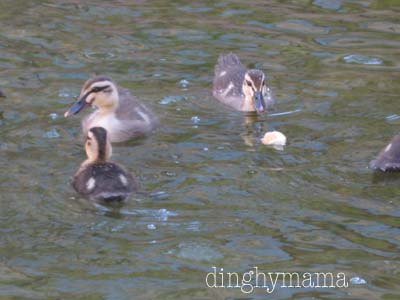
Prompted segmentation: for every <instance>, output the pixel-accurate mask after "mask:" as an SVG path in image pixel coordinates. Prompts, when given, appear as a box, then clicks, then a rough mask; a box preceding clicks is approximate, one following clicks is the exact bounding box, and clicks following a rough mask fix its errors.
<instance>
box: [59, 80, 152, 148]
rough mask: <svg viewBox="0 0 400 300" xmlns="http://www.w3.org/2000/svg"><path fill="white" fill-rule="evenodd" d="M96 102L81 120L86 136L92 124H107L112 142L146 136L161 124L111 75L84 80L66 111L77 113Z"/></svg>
mask: <svg viewBox="0 0 400 300" xmlns="http://www.w3.org/2000/svg"><path fill="white" fill-rule="evenodd" d="M92 105H94V106H96V107H97V108H98V109H96V110H95V111H94V112H93V113H92V114H90V115H88V116H87V117H85V118H84V119H83V121H82V129H83V134H84V136H86V135H87V133H88V130H89V129H90V128H92V127H98V126H99V127H104V128H105V129H106V130H107V132H108V135H109V139H110V141H111V142H112V143H114V142H123V141H127V140H129V139H131V138H135V137H139V136H144V135H146V134H148V133H150V132H151V131H153V130H154V129H155V128H156V127H157V125H158V118H157V117H156V116H154V114H153V113H152V112H151V111H150V110H149V109H148V108H147V107H146V106H145V105H144V104H142V103H140V102H139V101H138V100H137V98H136V97H135V96H133V95H132V94H131V93H130V92H129V90H127V89H124V88H120V87H118V86H117V85H116V84H115V83H114V82H113V81H112V80H111V79H110V78H108V77H104V76H96V77H94V78H91V79H89V80H87V81H86V82H85V84H84V85H83V87H82V90H81V94H80V96H79V100H78V101H77V102H76V103H75V104H74V105H72V107H71V108H70V109H69V110H68V111H67V112H66V113H65V114H64V116H65V117H69V116H71V115H75V114H77V113H79V112H80V111H81V110H82V109H84V108H85V107H88V106H92Z"/></svg>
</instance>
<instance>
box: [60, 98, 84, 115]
mask: <svg viewBox="0 0 400 300" xmlns="http://www.w3.org/2000/svg"><path fill="white" fill-rule="evenodd" d="M87 96H88V95H84V96H83V97H82V98H81V99H79V100H78V101H76V102H75V103H74V105H72V106H71V107H70V109H69V110H68V111H66V112H65V114H64V117H66V118H68V117H69V116H72V115H76V114H77V113H79V112H80V111H81V110H82V109H84V108H86V107H88V106H90V104H89V103H87V102H86V98H87Z"/></svg>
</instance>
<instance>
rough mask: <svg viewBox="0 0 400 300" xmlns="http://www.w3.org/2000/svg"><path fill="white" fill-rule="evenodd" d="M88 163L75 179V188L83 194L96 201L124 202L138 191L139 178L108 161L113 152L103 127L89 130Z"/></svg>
mask: <svg viewBox="0 0 400 300" xmlns="http://www.w3.org/2000/svg"><path fill="white" fill-rule="evenodd" d="M85 150H86V155H87V157H88V158H87V160H86V161H84V162H83V163H82V164H81V166H80V168H79V170H78V171H77V172H76V174H75V176H74V179H73V183H72V185H73V187H74V188H75V190H76V191H77V192H78V193H80V194H81V195H83V196H85V197H87V198H89V199H90V200H96V201H104V202H111V201H122V200H124V199H125V198H126V197H127V196H128V195H129V194H130V193H132V192H134V191H135V190H136V189H137V185H136V182H135V179H134V178H133V176H132V175H131V174H129V173H128V172H127V171H126V170H125V169H124V168H123V167H121V166H119V165H117V164H115V163H112V162H108V161H107V160H108V159H109V158H110V156H111V153H112V148H111V144H110V142H109V141H108V139H107V131H106V130H105V129H104V128H103V127H92V128H90V129H89V131H88V134H87V138H86V143H85Z"/></svg>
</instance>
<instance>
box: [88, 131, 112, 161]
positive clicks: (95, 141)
mask: <svg viewBox="0 0 400 300" xmlns="http://www.w3.org/2000/svg"><path fill="white" fill-rule="evenodd" d="M85 150H86V155H87V157H88V161H89V162H106V161H107V160H108V159H109V158H110V157H111V154H112V148H111V144H110V141H109V140H108V138H107V131H106V130H105V129H104V128H103V127H92V128H90V129H89V131H88V135H87V137H86V143H85Z"/></svg>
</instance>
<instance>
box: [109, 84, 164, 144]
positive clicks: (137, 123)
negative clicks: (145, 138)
mask: <svg viewBox="0 0 400 300" xmlns="http://www.w3.org/2000/svg"><path fill="white" fill-rule="evenodd" d="M118 92H119V95H120V104H119V107H118V109H117V111H116V117H117V119H118V120H119V121H120V122H121V124H120V125H121V126H120V127H121V128H120V136H119V137H118V138H117V140H121V141H123V140H127V139H129V138H132V137H135V136H141V135H145V134H147V133H149V132H151V131H153V130H154V129H155V128H156V127H157V126H158V125H159V120H158V118H157V117H156V116H155V115H154V113H153V112H152V111H151V110H150V109H149V108H148V107H147V106H146V105H144V104H143V103H141V102H140V101H139V100H138V99H137V97H135V96H133V95H132V94H131V93H130V91H129V90H127V89H123V88H119V89H118Z"/></svg>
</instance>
